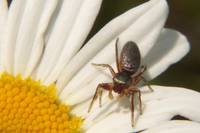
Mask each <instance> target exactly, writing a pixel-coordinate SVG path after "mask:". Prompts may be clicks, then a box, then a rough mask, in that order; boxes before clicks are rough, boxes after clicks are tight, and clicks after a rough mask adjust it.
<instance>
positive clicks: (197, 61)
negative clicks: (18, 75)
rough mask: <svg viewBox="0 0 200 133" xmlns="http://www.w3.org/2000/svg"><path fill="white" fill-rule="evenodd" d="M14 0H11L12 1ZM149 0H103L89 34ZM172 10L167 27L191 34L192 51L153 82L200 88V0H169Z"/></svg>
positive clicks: (199, 89)
mask: <svg viewBox="0 0 200 133" xmlns="http://www.w3.org/2000/svg"><path fill="white" fill-rule="evenodd" d="M10 1H11V0H9V2H10ZM145 1H147V0H104V2H103V5H102V8H101V11H100V14H99V16H98V18H97V20H96V23H95V25H94V28H93V29H92V32H91V34H90V35H89V37H91V36H92V35H94V33H96V32H97V31H98V30H100V29H101V28H102V27H103V26H104V25H105V24H106V23H108V22H109V21H110V20H111V19H112V18H114V17H116V16H118V15H120V14H122V13H124V12H125V11H127V10H128V9H130V8H133V7H135V6H136V5H139V4H141V3H143V2H145ZM168 3H169V7H170V14H169V17H168V20H167V23H166V27H168V28H173V29H176V30H178V31H180V32H182V33H183V34H184V35H186V36H187V37H188V40H189V42H190V43H191V51H190V53H189V54H188V55H187V56H186V57H184V58H183V59H182V60H181V61H180V62H178V63H177V64H175V65H173V66H171V67H170V68H169V69H168V70H167V71H166V72H164V73H163V74H161V75H160V76H159V77H157V78H156V79H154V80H153V81H152V84H159V85H169V86H180V87H185V88H190V89H195V90H198V91H200V54H199V53H198V52H200V51H199V49H200V46H199V44H200V40H199V38H198V36H199V35H200V14H199V13H200V6H199V5H200V1H197V0H196V1H194V0H168Z"/></svg>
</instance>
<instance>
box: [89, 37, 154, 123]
mask: <svg viewBox="0 0 200 133" xmlns="http://www.w3.org/2000/svg"><path fill="white" fill-rule="evenodd" d="M118 41H119V39H117V40H116V43H115V53H116V65H117V70H118V72H117V73H116V72H115V71H114V69H113V68H112V67H111V66H110V65H108V64H93V65H95V66H100V67H106V68H108V69H109V70H110V72H111V74H112V77H113V82H112V83H100V84H99V85H98V86H97V88H96V92H95V94H94V96H93V99H92V101H91V103H90V106H89V109H88V112H90V110H91V108H92V105H93V103H94V101H95V100H96V99H97V98H98V97H99V106H100V107H101V97H102V93H103V90H107V91H109V98H110V99H113V95H112V91H114V92H115V93H118V94H119V97H123V96H130V109H131V116H132V117H131V118H132V126H134V94H135V93H138V94H139V97H138V98H139V110H140V114H142V101H141V92H140V90H139V89H138V88H137V84H138V83H139V82H140V81H144V82H145V83H147V81H146V80H145V78H144V77H143V76H142V75H143V73H144V72H145V70H146V67H145V66H140V62H141V56H140V51H139V48H138V47H137V45H136V43H134V42H132V41H129V42H127V43H126V44H125V45H124V47H123V49H122V52H121V55H120V59H119V57H118V46H117V45H118ZM147 85H148V87H149V89H150V90H151V91H153V89H152V88H151V87H150V85H149V84H147Z"/></svg>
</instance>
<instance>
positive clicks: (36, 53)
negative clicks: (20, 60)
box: [24, 0, 58, 76]
mask: <svg viewBox="0 0 200 133" xmlns="http://www.w3.org/2000/svg"><path fill="white" fill-rule="evenodd" d="M57 3H58V1H57V0H52V1H51V2H46V4H45V7H44V10H43V12H42V14H41V19H40V20H39V22H38V29H37V33H36V35H35V37H34V41H33V46H32V48H31V51H30V57H29V60H28V64H27V67H26V70H24V71H25V76H29V75H30V74H31V73H32V72H33V70H34V68H35V67H36V66H37V64H38V63H39V61H40V59H41V58H42V57H41V56H42V53H43V52H44V45H45V44H44V43H45V33H46V30H47V27H48V25H49V23H50V19H51V18H52V15H53V13H54V11H55V9H56V6H57Z"/></svg>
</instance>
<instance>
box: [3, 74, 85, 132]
mask: <svg viewBox="0 0 200 133" xmlns="http://www.w3.org/2000/svg"><path fill="white" fill-rule="evenodd" d="M55 90H56V88H55V85H50V86H43V85H41V83H40V82H38V81H34V80H32V79H31V78H26V79H22V78H21V76H16V77H15V76H12V75H10V74H7V73H3V74H1V75H0V132H2V133H10V132H16V133H21V132H42V133H54V132H55V133H78V132H80V127H81V125H82V123H83V119H82V118H80V117H77V116H74V115H72V114H70V107H69V106H68V105H64V104H62V103H61V102H60V101H59V100H58V98H57V97H56V91H55Z"/></svg>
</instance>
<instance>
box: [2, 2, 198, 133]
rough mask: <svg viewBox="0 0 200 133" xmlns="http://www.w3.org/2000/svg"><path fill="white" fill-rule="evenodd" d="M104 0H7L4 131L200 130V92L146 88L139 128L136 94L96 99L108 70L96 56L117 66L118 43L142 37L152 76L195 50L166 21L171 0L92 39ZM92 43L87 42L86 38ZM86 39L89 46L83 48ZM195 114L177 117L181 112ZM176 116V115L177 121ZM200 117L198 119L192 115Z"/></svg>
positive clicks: (134, 12) (142, 8) (139, 10)
mask: <svg viewBox="0 0 200 133" xmlns="http://www.w3.org/2000/svg"><path fill="white" fill-rule="evenodd" d="M101 3H102V0H51V1H47V0H42V1H41V0H14V1H13V2H12V3H11V5H10V7H9V8H8V5H7V1H6V0H0V72H1V75H0V132H17V133H18V132H42V133H43V132H47V133H50V132H52V133H53V132H58V133H78V132H86V133H98V132H101V133H112V132H115V133H122V132H138V131H144V130H145V131H144V133H150V132H154V133H155V132H160V131H165V132H170V133H172V132H186V131H189V132H195V131H199V127H200V125H199V123H198V122H199V121H200V115H199V111H198V108H197V107H199V106H200V102H198V101H200V94H199V93H197V92H195V91H192V90H188V89H184V88H177V87H163V86H152V88H153V89H154V92H153V93H148V92H146V90H147V87H146V86H143V87H140V89H141V91H142V104H143V112H144V113H143V115H138V111H137V109H135V113H136V116H137V117H136V125H135V127H134V128H132V127H131V120H130V110H129V100H128V98H124V99H121V100H120V101H116V100H112V101H109V99H108V98H107V94H105V95H103V103H102V106H103V107H102V108H99V107H98V105H97V104H94V106H93V109H92V111H91V112H90V113H87V110H88V107H89V104H90V101H91V98H92V96H93V94H94V91H95V88H96V86H97V84H98V83H101V82H108V81H111V77H110V76H109V74H108V72H107V71H106V72H105V73H102V71H99V70H97V69H96V68H94V67H93V66H92V65H91V63H107V64H111V65H112V66H114V67H115V65H114V64H115V60H114V58H115V56H114V55H115V53H114V51H115V50H114V44H115V40H116V38H120V40H119V48H120V49H121V48H122V47H123V45H124V44H125V43H126V42H127V41H134V42H136V43H137V45H138V47H139V49H140V52H141V56H142V64H145V65H147V67H148V70H147V71H146V73H145V77H146V78H147V79H148V80H150V79H152V78H155V77H156V76H158V75H159V74H160V73H162V72H163V71H165V70H166V69H167V68H168V67H169V66H170V65H171V64H173V63H175V62H177V61H178V60H180V59H181V58H182V57H183V56H184V55H186V53H187V52H188V51H189V43H188V41H187V39H186V38H185V37H184V35H182V34H181V33H179V32H177V31H175V30H172V29H168V28H163V26H164V24H165V21H166V18H167V15H168V5H167V3H166V1H165V0H150V1H148V2H146V3H144V4H142V5H139V6H137V7H135V8H133V9H130V10H128V11H127V12H125V13H124V14H122V15H120V16H118V17H116V18H115V19H113V20H112V21H110V22H109V23H108V24H106V25H105V26H104V27H103V28H102V29H101V30H100V31H99V32H98V33H96V34H95V35H94V36H93V37H92V38H91V39H90V40H89V41H88V42H86V43H85V44H84V42H85V40H86V37H87V36H88V34H89V32H90V30H91V28H92V25H93V23H94V21H95V19H96V17H97V15H98V12H99V10H100V6H101ZM83 44H84V45H83ZM82 46H83V47H82ZM177 115H180V116H183V117H185V118H187V119H189V120H190V121H188V120H185V121H178V120H171V119H172V118H173V117H174V116H177ZM170 120H171V121H170ZM192 120H193V121H192Z"/></svg>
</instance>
